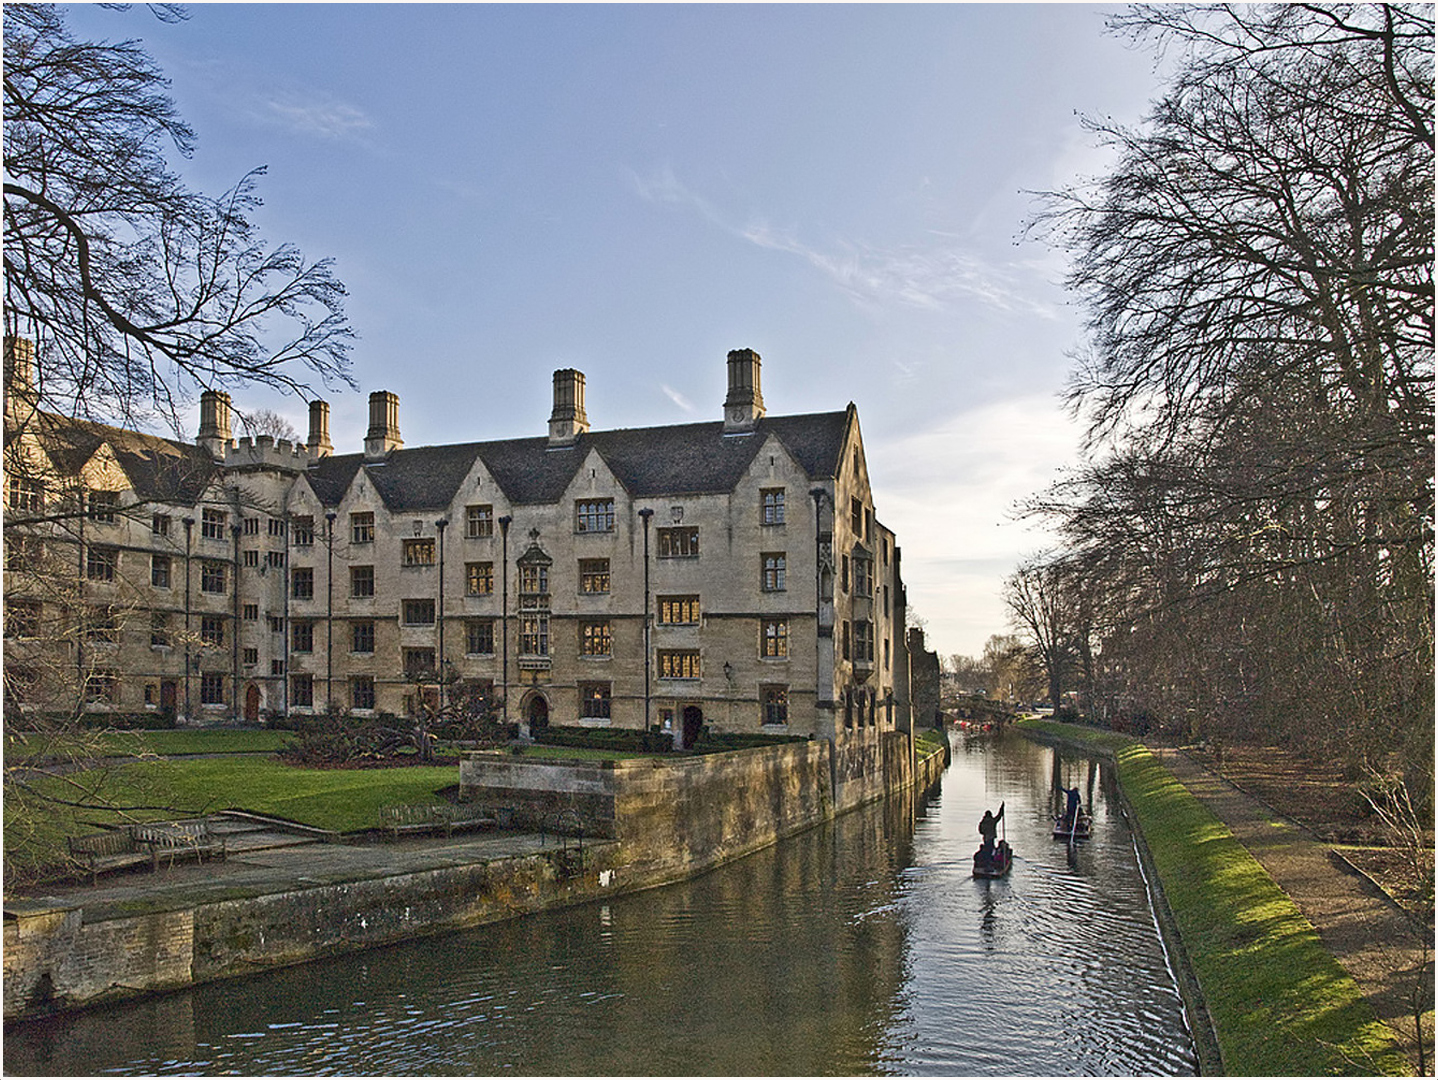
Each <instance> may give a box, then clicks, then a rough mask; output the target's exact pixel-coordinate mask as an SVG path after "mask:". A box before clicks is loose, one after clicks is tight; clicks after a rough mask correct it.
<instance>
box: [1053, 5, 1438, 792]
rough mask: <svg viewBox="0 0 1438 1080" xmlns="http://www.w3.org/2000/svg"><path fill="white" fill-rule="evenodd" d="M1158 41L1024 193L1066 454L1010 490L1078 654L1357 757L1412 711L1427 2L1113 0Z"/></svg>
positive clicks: (1428, 222)
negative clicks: (1117, 93) (1073, 180)
mask: <svg viewBox="0 0 1438 1080" xmlns="http://www.w3.org/2000/svg"><path fill="white" fill-rule="evenodd" d="M1112 25H1113V27H1114V28H1115V29H1116V30H1117V31H1118V32H1120V33H1124V34H1127V35H1130V36H1132V37H1133V38H1134V39H1135V40H1138V41H1141V42H1147V43H1152V44H1155V45H1157V46H1159V47H1160V48H1163V49H1166V50H1168V52H1169V54H1170V56H1172V57H1173V58H1174V59H1175V61H1176V74H1175V76H1174V77H1173V80H1172V83H1171V85H1170V86H1169V87H1168V89H1167V90H1166V92H1165V93H1164V94H1163V96H1162V97H1161V99H1160V100H1159V101H1157V102H1156V103H1155V105H1154V106H1153V108H1152V110H1151V112H1150V114H1149V116H1148V118H1147V120H1146V122H1145V123H1144V124H1143V125H1142V126H1141V127H1139V128H1136V129H1131V128H1127V127H1124V126H1121V125H1118V124H1115V123H1112V122H1110V121H1106V120H1094V121H1089V122H1088V124H1089V127H1090V129H1091V130H1093V131H1094V132H1095V133H1096V134H1098V135H1099V136H1100V138H1101V139H1102V140H1103V141H1105V142H1107V143H1108V144H1109V145H1111V146H1113V147H1114V148H1115V149H1116V150H1117V151H1118V155H1119V156H1118V161H1117V164H1116V166H1115V167H1114V169H1113V170H1112V171H1111V172H1110V173H1108V174H1107V175H1105V176H1103V177H1101V178H1099V179H1097V180H1095V181H1094V182H1092V183H1087V184H1081V185H1077V186H1075V187H1072V188H1069V189H1066V190H1062V191H1057V192H1049V193H1046V194H1044V195H1043V196H1042V200H1043V209H1042V211H1041V212H1040V213H1039V215H1038V216H1037V217H1036V219H1035V220H1034V222H1033V223H1032V229H1033V231H1034V232H1035V233H1036V234H1042V235H1044V236H1046V237H1047V238H1048V239H1050V240H1052V241H1053V242H1055V243H1057V244H1058V245H1060V246H1061V247H1063V248H1065V249H1067V250H1068V251H1069V253H1070V254H1071V256H1072V260H1073V261H1072V270H1071V273H1070V276H1069V284H1070V286H1071V287H1072V288H1073V289H1074V290H1075V291H1076V292H1077V293H1078V294H1079V296H1080V298H1081V300H1082V302H1083V303H1084V305H1085V308H1086V310H1087V312H1088V325H1087V330H1088V333H1087V340H1086V344H1085V347H1084V350H1083V352H1082V354H1081V356H1080V358H1079V364H1078V368H1077V371H1076V373H1075V375H1074V377H1073V380H1072V382H1071V385H1070V398H1069V399H1070V403H1071V405H1072V406H1073V407H1074V409H1075V410H1076V411H1077V412H1079V413H1080V414H1081V415H1082V416H1084V418H1085V419H1086V420H1087V422H1088V429H1089V430H1088V440H1087V442H1086V445H1085V454H1086V460H1085V462H1084V463H1083V464H1082V465H1081V466H1080V468H1079V469H1077V470H1075V472H1074V473H1073V474H1071V475H1070V476H1069V477H1067V478H1066V479H1065V480H1063V481H1062V482H1061V483H1060V484H1058V485H1056V486H1055V488H1054V489H1052V490H1050V491H1049V492H1047V493H1045V494H1044V495H1042V496H1040V497H1038V498H1036V499H1034V500H1032V501H1031V502H1030V503H1029V506H1028V508H1029V509H1031V510H1033V511H1035V512H1039V513H1043V514H1047V515H1049V516H1051V517H1052V518H1054V519H1055V520H1056V522H1057V524H1058V525H1059V527H1060V528H1061V530H1062V532H1063V534H1064V536H1065V539H1066V543H1067V545H1068V548H1067V550H1066V556H1067V557H1068V558H1069V559H1070V560H1072V561H1074V562H1076V564H1078V565H1081V566H1082V567H1083V573H1082V580H1083V581H1084V583H1085V585H1086V600H1085V602H1086V604H1087V606H1088V612H1089V615H1088V621H1089V622H1090V624H1091V640H1092V641H1093V643H1094V648H1093V650H1092V654H1093V655H1092V665H1091V666H1092V682H1093V683H1094V685H1095V686H1096V687H1097V688H1098V689H1099V690H1100V692H1101V693H1102V694H1103V695H1105V696H1106V698H1107V700H1108V702H1110V703H1112V704H1114V705H1117V706H1118V707H1120V708H1124V709H1142V710H1154V711H1157V712H1159V713H1161V714H1162V717H1163V720H1164V722H1170V723H1173V724H1175V725H1177V726H1180V727H1183V728H1185V729H1190V730H1194V729H1199V728H1205V727H1206V728H1211V729H1213V730H1214V731H1215V732H1219V731H1221V732H1222V733H1224V734H1225V735H1236V736H1240V737H1243V736H1254V737H1256V736H1258V735H1265V736H1268V735H1278V736H1280V737H1284V738H1287V739H1288V740H1290V741H1292V742H1295V743H1297V744H1299V745H1302V746H1305V747H1307V748H1309V749H1312V750H1314V751H1315V752H1321V753H1324V754H1333V753H1340V754H1343V755H1344V756H1347V757H1348V758H1349V759H1350V760H1351V761H1354V762H1355V763H1363V762H1365V761H1385V760H1392V761H1398V760H1401V761H1407V762H1409V763H1412V762H1419V763H1421V764H1420V765H1419V770H1420V771H1421V772H1425V773H1426V776H1427V778H1428V780H1427V783H1425V784H1423V785H1422V789H1423V790H1429V789H1431V775H1432V758H1433V737H1432V715H1433V667H1432V660H1433V615H1432V612H1433V588H1432V580H1433V532H1434V530H1433V486H1432V475H1433V330H1434V326H1433V276H1432V275H1433V263H1434V248H1433V239H1434V215H1433V189H1434V179H1433V152H1434V146H1433V131H1432V124H1431V116H1432V106H1433V65H1432V58H1433V18H1432V9H1431V7H1427V6H1419V5H1386V4H1385V5H1333V6H1322V5H1317V4H1294V5H1259V6H1252V7H1247V6H1242V7H1240V6H1227V5H1203V6H1181V7H1180V6H1172V7H1168V6H1157V7H1154V6H1146V5H1145V6H1138V7H1134V8H1132V9H1130V10H1129V11H1128V12H1127V13H1125V14H1123V15H1121V16H1118V17H1116V18H1115V19H1114V20H1113V23H1112Z"/></svg>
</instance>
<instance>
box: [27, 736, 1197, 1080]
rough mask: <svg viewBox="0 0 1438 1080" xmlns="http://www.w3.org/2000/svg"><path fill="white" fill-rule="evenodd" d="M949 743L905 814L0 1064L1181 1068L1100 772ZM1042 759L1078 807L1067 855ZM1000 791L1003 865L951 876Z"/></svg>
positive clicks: (68, 1028)
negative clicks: (1083, 821)
mask: <svg viewBox="0 0 1438 1080" xmlns="http://www.w3.org/2000/svg"><path fill="white" fill-rule="evenodd" d="M955 751H956V752H955V762H954V766H953V768H951V769H950V771H949V773H948V774H947V775H946V776H945V779H944V783H943V790H942V795H941V797H939V798H935V799H933V800H931V801H930V802H928V803H927V804H925V805H923V806H921V807H920V808H919V810H918V813H917V815H916V814H915V808H914V806H913V804H912V803H911V802H910V801H909V800H907V799H903V798H901V799H895V800H890V801H888V802H886V803H884V804H881V805H879V806H875V807H872V808H869V809H866V810H863V811H860V812H858V813H854V814H850V815H846V816H845V817H844V818H843V819H841V820H840V821H838V822H835V823H833V824H832V825H831V826H828V827H825V828H822V829H817V830H813V831H811V832H809V833H807V834H804V835H803V836H800V837H796V838H794V839H792V840H789V841H786V842H785V843H783V844H781V845H779V846H778V847H776V848H773V849H771V850H769V851H766V852H761V853H759V854H758V855H755V856H753V857H751V858H749V859H745V860H743V861H742V862H739V863H735V864H732V865H730V866H728V867H724V868H722V869H720V870H718V871H716V872H714V873H711V874H708V875H706V876H705V877H703V878H700V879H698V880H696V881H692V882H687V883H684V884H681V885H676V886H672V887H669V888H665V889H658V890H653V891H651V892H647V893H643V894H639V895H636V896H629V897H620V898H616V899H614V900H611V901H609V902H608V903H604V904H592V905H588V906H585V907H582V908H575V909H572V910H569V911H561V912H551V913H547V914H543V915H538V916H532V917H529V918H525V919H520V920H516V921H513V922H510V923H505V924H499V925H495V926H491V927H486V928H482V929H479V930H475V931H471V932H468V933H464V934H458V935H451V936H447V937H444V938H439V939H433V940H428V941H420V942H415V943H412V944H408V945H405V946H400V947H396V948H393V949H387V950H380V951H375V952H369V953H365V954H362V955H358V956H353V957H347V958H342V959H338V960H334V961H327V962H324V963H319V964H311V965H306V966H303V967H299V968H294V969H290V970H286V971H280V972H270V973H267V974H264V975H260V976H257V977H256V978H254V979H250V980H246V981H244V982H232V983H225V984H218V985H214V986H209V987H201V988H198V989H196V990H194V991H190V992H186V993H182V994H176V995H172V996H169V997H166V998H161V999H157V1000H154V1001H151V1002H147V1003H142V1004H138V1005H133V1006H123V1007H118V1008H114V1009H108V1010H103V1011H96V1012H94V1013H91V1014H88V1015H84V1016H80V1017H75V1018H71V1019H68V1020H58V1021H50V1022H46V1023H43V1024H33V1025H25V1026H22V1027H20V1028H19V1029H18V1030H16V1031H10V1030H7V1032H6V1037H5V1059H6V1061H5V1064H6V1072H7V1073H10V1074H17V1073H24V1074H81V1073H84V1074H93V1073H97V1072H113V1073H132V1074H133V1073H144V1074H163V1073H191V1074H193V1073H220V1072H225V1073H240V1074H270V1075H289V1074H325V1073H347V1074H399V1075H416V1074H418V1075H475V1074H490V1073H497V1072H503V1071H506V1070H508V1071H515V1072H521V1073H525V1074H530V1075H572V1074H587V1075H632V1074H648V1075H665V1074H705V1075H731V1076H732V1075H765V1074H767V1075H776V1074H787V1075H822V1074H864V1073H907V1074H924V1073H928V1074H963V1075H974V1074H994V1075H1005V1074H1010V1075H1012V1074H1063V1075H1068V1074H1101V1073H1134V1072H1141V1073H1182V1072H1191V1071H1192V1069H1193V1056H1192V1051H1191V1048H1190V1046H1189V1043H1188V1039H1187V1035H1186V1031H1185V1029H1184V1026H1183V1022H1182V1017H1181V1013H1180V1012H1179V1008H1178V999H1177V995H1176V993H1175V992H1174V990H1173V986H1172V982H1171V980H1170V979H1169V978H1168V975H1167V972H1166V970H1165V969H1164V967H1163V957H1162V952H1161V950H1160V948H1159V945H1158V942H1157V939H1156V937H1155V933H1154V928H1153V924H1152V920H1151V916H1150V915H1149V912H1148V908H1147V902H1146V897H1145V896H1144V892H1143V885H1142V882H1141V879H1140V878H1139V877H1138V875H1137V873H1136V870H1135V868H1134V867H1133V856H1132V851H1131V846H1130V841H1129V837H1128V832H1127V829H1126V827H1125V826H1124V823H1123V821H1122V818H1121V817H1120V816H1119V814H1118V812H1117V808H1116V804H1115V803H1114V802H1113V799H1112V793H1111V787H1110V785H1109V780H1108V778H1107V777H1106V776H1105V774H1104V772H1103V771H1102V770H1100V769H1097V768H1095V767H1093V766H1092V763H1090V762H1087V761H1085V760H1082V759H1068V758H1065V757H1062V756H1055V755H1054V754H1053V752H1052V751H1049V750H1047V749H1044V748H1041V747H1035V746H1032V745H1031V744H1029V743H1027V742H1025V741H1023V740H1021V739H1017V738H1013V737H1008V738H1003V739H999V738H996V737H990V738H986V739H983V740H979V739H972V740H969V741H967V742H963V743H960V742H957V741H956V745H955ZM1055 778H1057V779H1059V780H1070V781H1074V782H1076V781H1077V780H1078V779H1079V778H1084V779H1085V781H1086V782H1085V785H1084V786H1085V788H1086V792H1087V799H1086V801H1087V802H1088V804H1089V805H1090V806H1091V807H1092V809H1093V812H1094V839H1093V840H1092V841H1090V842H1089V843H1087V844H1083V845H1079V846H1078V848H1077V850H1076V851H1075V853H1074V860H1073V862H1072V864H1070V862H1069V861H1068V855H1067V851H1066V848H1065V846H1064V845H1063V844H1061V843H1057V842H1055V841H1053V840H1052V838H1051V836H1050V833H1051V827H1052V823H1051V807H1052V794H1053V784H1054V782H1055ZM1068 786H1073V783H1072V782H1071V783H1070V784H1069V785H1068ZM1001 800H1002V801H1005V802H1006V805H1007V811H1006V814H1005V821H1006V823H1007V835H1008V839H1009V842H1010V843H1011V844H1012V845H1013V847H1014V849H1015V851H1016V852H1017V856H1018V857H1017V859H1016V863H1015V868H1014V871H1013V873H1012V875H1011V876H1010V877H1009V878H1007V879H1001V880H996V881H986V880H976V879H974V878H973V877H972V876H970V871H971V867H972V862H971V857H972V854H973V850H974V848H975V847H976V846H977V844H978V833H977V829H976V826H977V822H978V818H979V816H980V815H981V814H982V812H983V807H984V806H996V805H997V804H998V803H999V802H1000V801H1001Z"/></svg>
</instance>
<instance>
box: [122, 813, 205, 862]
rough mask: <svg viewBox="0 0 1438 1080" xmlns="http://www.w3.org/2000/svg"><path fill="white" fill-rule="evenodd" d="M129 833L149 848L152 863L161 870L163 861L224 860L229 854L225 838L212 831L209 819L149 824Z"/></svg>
mask: <svg viewBox="0 0 1438 1080" xmlns="http://www.w3.org/2000/svg"><path fill="white" fill-rule="evenodd" d="M130 833H131V835H133V836H134V838H135V840H136V842H137V843H140V844H143V845H145V846H146V847H148V848H149V849H150V856H151V858H150V864H151V866H152V867H155V868H158V867H159V865H160V859H161V858H166V859H169V860H170V865H171V866H173V865H174V864H175V860H176V859H180V858H188V857H189V856H191V855H193V856H194V857H195V858H197V859H198V860H199V861H200V862H204V861H205V857H206V856H207V855H218V856H219V857H220V859H221V860H224V859H225V858H226V856H227V855H228V854H229V853H228V851H227V850H226V840H225V837H224V836H223V835H221V834H219V833H216V832H215V831H214V830H213V829H211V828H210V819H209V818H196V819H195V820H193V821H156V822H151V823H150V824H148V825H131V826H130Z"/></svg>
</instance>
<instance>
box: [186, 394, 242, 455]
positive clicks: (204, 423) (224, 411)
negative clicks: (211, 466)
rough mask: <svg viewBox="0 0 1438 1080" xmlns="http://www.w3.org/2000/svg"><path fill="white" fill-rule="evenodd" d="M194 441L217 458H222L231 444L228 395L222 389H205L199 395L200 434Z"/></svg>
mask: <svg viewBox="0 0 1438 1080" xmlns="http://www.w3.org/2000/svg"><path fill="white" fill-rule="evenodd" d="M195 441H196V442H197V443H199V445H200V447H201V449H203V450H207V451H209V454H210V456H211V457H213V458H216V459H217V460H223V459H224V456H225V451H226V450H228V449H229V448H230V446H231V445H233V441H234V440H233V438H232V437H231V432H230V395H229V394H227V393H225V392H224V391H223V390H206V391H205V392H204V393H203V394H201V395H200V434H199V437H198V438H197V439H196V440H195Z"/></svg>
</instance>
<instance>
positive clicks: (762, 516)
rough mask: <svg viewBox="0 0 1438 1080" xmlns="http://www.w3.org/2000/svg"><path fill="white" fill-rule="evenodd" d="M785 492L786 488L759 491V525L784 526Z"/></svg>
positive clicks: (761, 489)
mask: <svg viewBox="0 0 1438 1080" xmlns="http://www.w3.org/2000/svg"><path fill="white" fill-rule="evenodd" d="M785 490H786V489H785V488H781V487H778V488H760V489H759V524H761V525H783V524H784V493H785Z"/></svg>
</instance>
